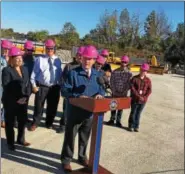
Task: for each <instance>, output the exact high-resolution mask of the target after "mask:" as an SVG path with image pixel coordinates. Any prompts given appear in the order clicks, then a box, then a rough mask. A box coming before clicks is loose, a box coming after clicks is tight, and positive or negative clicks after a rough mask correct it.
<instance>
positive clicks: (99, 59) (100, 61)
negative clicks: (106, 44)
mask: <svg viewBox="0 0 185 174" xmlns="http://www.w3.org/2000/svg"><path fill="white" fill-rule="evenodd" d="M96 62H98V63H99V64H101V65H104V64H105V62H106V60H105V58H104V57H103V56H100V55H98V57H97V59H96Z"/></svg>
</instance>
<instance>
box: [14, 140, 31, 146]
mask: <svg viewBox="0 0 185 174" xmlns="http://www.w3.org/2000/svg"><path fill="white" fill-rule="evenodd" d="M17 144H19V145H22V146H25V147H26V146H30V145H31V144H30V143H28V142H26V141H25V142H23V143H22V142H20V141H17Z"/></svg>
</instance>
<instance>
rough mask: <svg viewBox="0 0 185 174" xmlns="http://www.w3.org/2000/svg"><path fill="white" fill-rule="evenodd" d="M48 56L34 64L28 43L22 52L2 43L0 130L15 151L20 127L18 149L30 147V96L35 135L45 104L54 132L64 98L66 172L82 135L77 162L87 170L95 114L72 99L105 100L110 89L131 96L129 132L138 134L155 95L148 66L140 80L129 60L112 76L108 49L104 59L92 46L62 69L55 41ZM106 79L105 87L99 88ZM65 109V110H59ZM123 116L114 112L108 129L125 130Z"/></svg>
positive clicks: (124, 58)
mask: <svg viewBox="0 0 185 174" xmlns="http://www.w3.org/2000/svg"><path fill="white" fill-rule="evenodd" d="M45 49H46V54H45V55H43V56H39V57H36V58H34V56H33V53H34V45H33V43H32V42H31V41H27V42H26V43H25V45H24V54H23V52H22V51H21V50H20V49H19V48H17V47H16V46H13V44H12V43H11V42H9V41H8V40H3V41H2V42H1V50H2V55H1V59H0V61H1V73H2V75H1V77H2V78H1V79H2V82H1V94H2V104H3V106H2V108H1V127H2V128H5V133H6V139H7V146H8V148H9V149H10V150H12V151H14V150H15V142H14V141H15V137H14V136H15V135H14V126H15V122H17V123H18V127H17V130H18V135H17V141H16V143H17V144H20V145H23V146H29V145H30V143H29V142H27V141H26V139H25V129H26V126H27V123H28V122H29V119H28V116H27V110H28V103H29V98H30V96H31V94H34V95H35V98H34V114H33V121H32V122H31V125H30V126H29V127H28V130H29V131H35V129H37V128H38V127H39V125H40V122H41V119H42V115H43V109H44V108H43V107H44V104H45V101H46V103H47V107H46V119H45V127H46V128H47V129H51V128H52V127H53V122H54V119H55V116H56V113H57V109H58V104H59V100H60V97H61V96H62V97H63V99H64V101H63V115H62V116H61V119H60V125H59V127H58V130H57V132H58V133H61V132H64V142H63V148H62V153H61V161H62V165H63V168H64V170H65V171H72V168H71V165H70V162H71V160H72V158H73V153H74V141H75V137H76V134H77V133H78V134H79V143H78V145H79V147H78V161H79V163H80V164H82V165H84V166H87V165H88V158H87V155H86V149H87V144H88V140H89V137H90V132H91V128H92V120H93V116H92V113H90V112H88V111H85V110H83V109H81V108H78V107H75V106H73V105H71V104H70V103H69V98H71V97H75V98H87V97H94V98H96V99H101V98H104V97H105V96H106V88H110V90H111V96H112V97H114V98H116V97H127V96H128V92H129V90H130V93H131V96H130V97H131V112H130V116H129V119H128V129H129V131H131V132H133V131H135V132H138V131H139V126H140V117H141V113H142V110H143V109H144V107H145V104H146V102H147V99H148V97H149V95H150V94H151V92H152V84H151V80H150V79H149V77H147V72H148V70H149V68H150V67H149V65H148V64H147V63H144V64H142V65H141V68H140V72H139V74H138V75H136V76H133V75H132V73H131V72H130V70H129V66H128V65H129V57H128V56H126V55H124V56H122V58H121V66H120V68H118V69H116V70H114V71H112V70H111V66H110V64H109V63H108V62H107V61H106V60H107V59H106V58H107V57H108V55H109V53H108V50H106V49H104V50H102V51H101V52H100V53H99V52H98V50H97V49H96V48H95V47H94V46H92V45H88V46H81V47H79V49H78V50H77V53H76V56H75V57H74V58H73V61H72V62H71V63H69V64H67V65H66V66H65V68H64V69H62V62H61V59H60V58H59V57H58V56H57V55H56V45H55V42H54V41H53V40H51V39H48V40H46V42H45ZM98 78H103V79H104V82H105V84H106V85H105V86H103V85H102V84H100V83H99V82H98V80H97V79H98ZM59 107H60V106H59ZM122 114H123V110H113V111H111V117H110V120H109V121H108V122H107V124H108V125H114V124H116V126H117V127H120V128H121V127H122V124H121V118H122Z"/></svg>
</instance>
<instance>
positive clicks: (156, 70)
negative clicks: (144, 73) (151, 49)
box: [107, 52, 164, 75]
mask: <svg viewBox="0 0 185 174" xmlns="http://www.w3.org/2000/svg"><path fill="white" fill-rule="evenodd" d="M107 62H108V63H110V65H111V68H112V70H115V69H117V68H119V67H120V64H121V59H120V58H118V57H114V52H110V53H109V57H108V58H107ZM141 64H142V63H136V62H132V63H131V64H130V65H129V68H130V71H131V72H139V71H140V66H141ZM149 73H150V74H160V75H163V73H164V66H160V64H159V63H158V62H157V58H156V57H155V56H152V58H151V60H150V70H149Z"/></svg>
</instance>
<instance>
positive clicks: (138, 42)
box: [1, 8, 185, 64]
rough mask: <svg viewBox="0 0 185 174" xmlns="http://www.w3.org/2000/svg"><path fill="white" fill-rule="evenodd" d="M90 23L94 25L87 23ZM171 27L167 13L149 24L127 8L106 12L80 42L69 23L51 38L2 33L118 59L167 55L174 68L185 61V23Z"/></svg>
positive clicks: (156, 13)
mask: <svg viewBox="0 0 185 174" xmlns="http://www.w3.org/2000/svg"><path fill="white" fill-rule="evenodd" d="M87 22H90V21H87ZM171 28H172V27H171V24H170V22H169V21H168V17H167V16H166V14H165V12H164V11H163V10H159V11H155V10H153V11H151V12H150V13H149V14H148V16H147V17H146V19H145V21H141V20H140V15H139V14H138V13H132V14H131V13H129V11H128V9H126V8H124V9H123V10H122V11H121V12H120V13H119V14H118V12H117V11H116V10H114V11H112V12H109V11H108V10H105V11H104V12H103V13H102V15H101V16H100V18H99V21H98V23H97V25H96V26H95V28H92V29H91V30H90V31H89V33H87V34H86V35H85V36H84V37H83V38H81V39H80V36H79V33H78V32H77V29H76V27H75V26H74V25H73V24H72V23H71V22H66V23H65V24H64V25H63V28H62V30H61V32H60V33H58V34H56V35H49V32H48V31H47V30H41V31H29V32H28V33H27V34H23V33H18V32H15V31H14V30H13V29H12V28H9V29H2V30H1V36H2V37H4V38H14V39H21V40H24V39H28V40H32V41H39V42H44V41H45V40H46V39H47V38H52V39H54V40H55V42H56V45H57V48H63V49H69V50H70V49H71V48H72V46H79V45H89V44H93V45H95V46H96V47H97V48H98V49H102V48H107V49H109V50H110V51H114V52H115V53H116V55H118V56H121V55H123V54H129V55H132V56H134V57H151V55H156V56H157V55H161V56H163V55H164V58H165V60H167V61H172V62H174V64H175V63H176V62H179V61H181V62H182V61H184V57H185V55H184V23H179V24H178V25H177V28H176V30H175V31H173V32H172V30H171Z"/></svg>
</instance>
